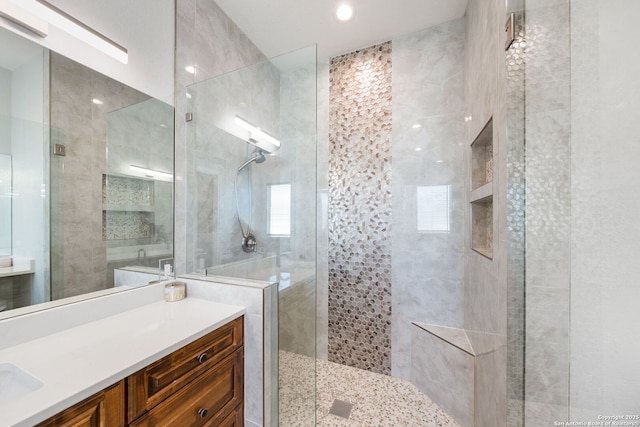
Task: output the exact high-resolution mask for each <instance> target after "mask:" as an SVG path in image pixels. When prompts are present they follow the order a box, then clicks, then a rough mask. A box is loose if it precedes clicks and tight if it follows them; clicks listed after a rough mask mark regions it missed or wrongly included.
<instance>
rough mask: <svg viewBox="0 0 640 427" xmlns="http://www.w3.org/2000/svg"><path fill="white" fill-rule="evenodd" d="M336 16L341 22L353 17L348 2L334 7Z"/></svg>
mask: <svg viewBox="0 0 640 427" xmlns="http://www.w3.org/2000/svg"><path fill="white" fill-rule="evenodd" d="M336 17H337V18H338V20H339V21H341V22H347V21H349V20H350V19H351V18H352V17H353V9H352V8H351V6H349V5H348V4H343V5H340V6H339V7H338V9H336Z"/></svg>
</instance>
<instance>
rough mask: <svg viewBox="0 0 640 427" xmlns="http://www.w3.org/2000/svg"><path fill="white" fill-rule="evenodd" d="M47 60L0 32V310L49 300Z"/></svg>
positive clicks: (39, 50)
mask: <svg viewBox="0 0 640 427" xmlns="http://www.w3.org/2000/svg"><path fill="white" fill-rule="evenodd" d="M46 60H47V55H46V51H45V50H44V49H43V48H41V47H40V46H37V45H35V44H34V43H32V42H29V41H27V40H24V39H23V38H21V37H20V36H17V35H15V34H12V33H10V32H8V31H5V30H2V31H0V154H3V155H5V156H10V159H11V169H10V170H9V171H7V172H3V173H2V174H3V178H2V181H4V180H5V179H4V177H5V176H7V177H9V178H8V179H10V181H11V183H10V185H9V186H7V185H5V184H2V190H0V191H1V192H2V195H3V197H2V199H1V200H2V205H3V211H2V212H3V213H2V215H1V216H0V221H2V222H1V223H0V230H2V237H0V240H2V242H3V243H2V246H3V247H4V248H5V249H2V251H3V255H5V254H6V255H9V257H5V258H4V259H3V265H2V266H1V267H0V310H2V309H4V310H9V309H12V308H17V307H22V306H25V305H30V304H32V303H38V302H43V301H47V300H48V299H49V297H48V290H49V280H48V269H49V266H48V263H49V258H48V253H49V247H48V244H49V238H48V233H47V217H48V209H49V207H48V196H47V192H46V187H45V185H46V184H47V182H48V179H47V175H48V161H47V160H46V156H45V153H46V147H47V145H48V143H49V140H48V136H47V132H45V127H44V125H43V122H44V120H45V106H46V102H45V100H46V99H47V98H48V95H47V91H48V89H47V88H46V87H45V85H44V82H45V79H44V76H45V75H46V74H45V63H46ZM3 169H5V168H4V166H3ZM9 210H10V212H9ZM4 242H9V243H8V245H7V244H6V243H4Z"/></svg>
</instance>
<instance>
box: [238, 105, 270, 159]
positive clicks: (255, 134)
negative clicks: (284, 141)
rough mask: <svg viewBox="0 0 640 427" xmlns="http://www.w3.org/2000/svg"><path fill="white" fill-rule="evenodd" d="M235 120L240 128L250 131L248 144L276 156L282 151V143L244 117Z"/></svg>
mask: <svg viewBox="0 0 640 427" xmlns="http://www.w3.org/2000/svg"><path fill="white" fill-rule="evenodd" d="M234 120H235V122H236V124H237V125H238V126H240V127H242V128H244V129H246V130H248V131H249V137H248V138H247V142H248V143H250V144H253V145H255V146H256V147H258V148H259V149H260V150H262V151H264V152H265V153H267V154H275V152H276V151H278V150H279V149H280V141H278V140H277V139H276V138H274V137H273V136H271V135H269V134H268V133H267V132H265V131H263V130H262V129H260V128H259V127H257V126H255V125H253V124H251V123H249V122H248V121H246V120H245V119H243V118H242V117H239V116H236V117H235V119H234ZM258 163H259V162H258Z"/></svg>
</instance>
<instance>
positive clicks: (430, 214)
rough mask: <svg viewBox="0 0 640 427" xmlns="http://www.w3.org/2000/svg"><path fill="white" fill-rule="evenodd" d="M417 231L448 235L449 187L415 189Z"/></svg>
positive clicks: (449, 225) (435, 186) (421, 187)
mask: <svg viewBox="0 0 640 427" xmlns="http://www.w3.org/2000/svg"><path fill="white" fill-rule="evenodd" d="M417 193H418V194H417V206H418V221H417V222H418V231H426V232H432V233H433V232H436V233H448V232H449V231H450V227H451V224H450V216H451V215H450V210H451V209H450V205H449V204H450V200H451V186H450V185H430V186H420V187H417Z"/></svg>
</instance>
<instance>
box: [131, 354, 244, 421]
mask: <svg viewBox="0 0 640 427" xmlns="http://www.w3.org/2000/svg"><path fill="white" fill-rule="evenodd" d="M243 365H244V355H243V348H242V347H241V348H239V349H238V350H236V352H235V353H234V354H232V355H230V356H229V357H227V358H226V359H224V360H223V361H221V362H220V363H218V364H217V365H216V366H215V367H213V368H212V369H210V370H209V371H207V372H206V373H204V374H202V375H201V376H199V377H198V378H197V379H196V380H194V381H193V382H192V383H190V384H189V385H187V386H185V387H184V388H182V389H181V390H179V391H178V392H176V393H175V394H174V395H172V396H171V397H169V398H168V399H167V400H165V401H164V402H162V403H160V404H159V405H158V406H156V407H155V408H154V409H152V410H151V411H149V412H148V413H147V414H146V415H145V416H143V417H142V418H140V419H139V420H138V421H136V422H135V423H133V424H131V425H132V426H134V427H175V426H181V427H187V426H198V427H199V426H220V425H228V426H234V425H238V423H237V422H235V421H234V420H235V419H238V418H237V416H240V417H242V409H241V408H242V401H243V394H244V390H243ZM236 411H239V414H235V416H236V418H233V417H232V418H231V419H229V416H230V415H231V414H232V413H234V412H236ZM240 419H242V418H240ZM223 422H225V423H226V424H224V423H223ZM239 425H242V424H239Z"/></svg>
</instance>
